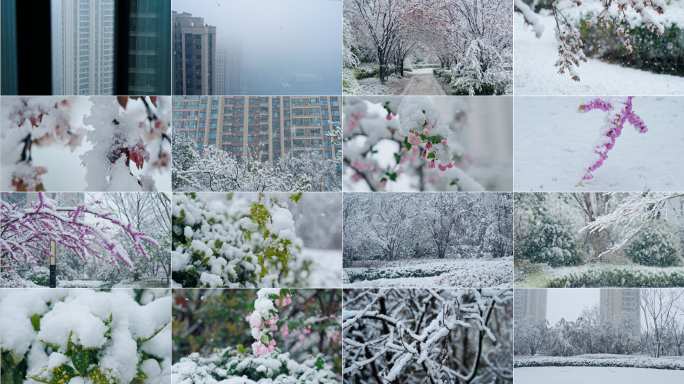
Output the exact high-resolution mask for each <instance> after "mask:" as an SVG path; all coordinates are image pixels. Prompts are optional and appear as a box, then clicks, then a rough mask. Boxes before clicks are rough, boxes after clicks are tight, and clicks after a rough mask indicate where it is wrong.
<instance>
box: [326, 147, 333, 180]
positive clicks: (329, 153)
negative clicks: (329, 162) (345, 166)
mask: <svg viewBox="0 0 684 384" xmlns="http://www.w3.org/2000/svg"><path fill="white" fill-rule="evenodd" d="M325 158H326V159H332V152H326V153H325ZM328 177H330V175H328Z"/></svg>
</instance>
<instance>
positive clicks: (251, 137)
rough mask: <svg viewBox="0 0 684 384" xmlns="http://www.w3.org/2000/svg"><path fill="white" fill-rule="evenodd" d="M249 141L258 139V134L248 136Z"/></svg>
mask: <svg viewBox="0 0 684 384" xmlns="http://www.w3.org/2000/svg"><path fill="white" fill-rule="evenodd" d="M247 141H257V140H256V136H252V135H249V136H247Z"/></svg>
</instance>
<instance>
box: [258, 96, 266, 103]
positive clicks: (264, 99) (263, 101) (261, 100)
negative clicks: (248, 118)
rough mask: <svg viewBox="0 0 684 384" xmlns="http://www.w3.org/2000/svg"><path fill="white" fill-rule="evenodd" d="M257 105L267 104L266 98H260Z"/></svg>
mask: <svg viewBox="0 0 684 384" xmlns="http://www.w3.org/2000/svg"><path fill="white" fill-rule="evenodd" d="M259 104H268V97H260V98H259Z"/></svg>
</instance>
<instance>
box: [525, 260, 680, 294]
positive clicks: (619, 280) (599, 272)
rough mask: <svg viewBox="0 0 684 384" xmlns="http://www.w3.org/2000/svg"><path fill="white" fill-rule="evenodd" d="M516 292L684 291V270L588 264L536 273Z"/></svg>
mask: <svg viewBox="0 0 684 384" xmlns="http://www.w3.org/2000/svg"><path fill="white" fill-rule="evenodd" d="M515 287H516V288H563V287H567V288H578V287H633V288H640V287H684V267H667V268H660V267H646V266H643V265H615V264H587V265H582V266H579V267H562V268H552V269H548V270H545V271H540V272H534V273H531V274H529V275H528V276H527V277H525V278H524V279H522V280H518V281H516V282H515Z"/></svg>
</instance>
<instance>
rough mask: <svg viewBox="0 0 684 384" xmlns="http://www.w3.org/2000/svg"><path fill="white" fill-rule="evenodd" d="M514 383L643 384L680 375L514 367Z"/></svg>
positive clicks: (651, 371) (672, 379)
mask: <svg viewBox="0 0 684 384" xmlns="http://www.w3.org/2000/svg"><path fill="white" fill-rule="evenodd" d="M513 377H514V379H515V384H550V383H553V384H577V383H581V384H644V383H673V384H674V383H682V382H684V373H682V372H681V371H670V370H664V369H647V368H612V367H607V368H598V367H534V368H516V369H515V370H514V371H513Z"/></svg>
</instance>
